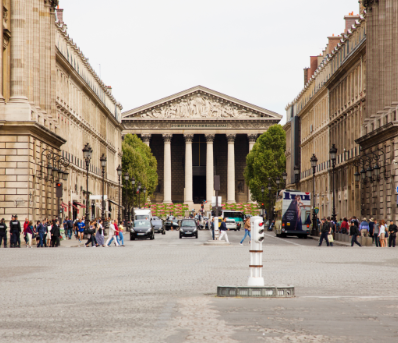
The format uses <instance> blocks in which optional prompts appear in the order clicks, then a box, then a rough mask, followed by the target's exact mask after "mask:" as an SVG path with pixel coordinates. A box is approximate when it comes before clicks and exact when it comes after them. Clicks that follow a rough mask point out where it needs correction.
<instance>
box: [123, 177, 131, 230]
mask: <svg viewBox="0 0 398 343" xmlns="http://www.w3.org/2000/svg"><path fill="white" fill-rule="evenodd" d="M129 179H130V175H129V173H128V172H125V173H124V180H125V181H126V183H127V182H128V181H129ZM126 193H127V188H126ZM125 204H126V207H125V208H124V213H125V216H124V218H125V221H126V222H125V225H126V226H127V222H128V221H129V213H128V211H127V194H126V201H125Z"/></svg>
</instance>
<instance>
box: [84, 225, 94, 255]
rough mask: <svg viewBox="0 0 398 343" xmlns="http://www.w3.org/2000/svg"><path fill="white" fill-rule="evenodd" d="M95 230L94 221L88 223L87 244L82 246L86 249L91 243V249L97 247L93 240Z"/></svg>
mask: <svg viewBox="0 0 398 343" xmlns="http://www.w3.org/2000/svg"><path fill="white" fill-rule="evenodd" d="M96 228H97V223H96V221H92V222H91V223H90V227H89V228H88V230H87V236H88V238H87V242H86V243H85V244H84V246H85V247H88V246H89V244H90V243H91V246H92V247H93V248H95V246H96V245H97V241H96V239H95V232H96Z"/></svg>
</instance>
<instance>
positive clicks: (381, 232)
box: [379, 219, 386, 248]
mask: <svg viewBox="0 0 398 343" xmlns="http://www.w3.org/2000/svg"><path fill="white" fill-rule="evenodd" d="M385 236H386V222H385V221H384V220H383V219H382V220H381V221H380V229H379V241H380V247H382V248H383V247H385V241H384V239H385Z"/></svg>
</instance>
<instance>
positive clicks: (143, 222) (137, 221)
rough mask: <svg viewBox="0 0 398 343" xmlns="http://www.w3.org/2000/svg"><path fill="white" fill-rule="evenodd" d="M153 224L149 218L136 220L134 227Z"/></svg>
mask: <svg viewBox="0 0 398 343" xmlns="http://www.w3.org/2000/svg"><path fill="white" fill-rule="evenodd" d="M150 226H151V224H150V223H149V220H136V221H135V222H134V227H150Z"/></svg>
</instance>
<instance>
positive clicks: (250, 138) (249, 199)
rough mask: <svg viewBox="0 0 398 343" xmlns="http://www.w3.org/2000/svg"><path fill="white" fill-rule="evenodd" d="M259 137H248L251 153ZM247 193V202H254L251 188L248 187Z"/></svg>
mask: <svg viewBox="0 0 398 343" xmlns="http://www.w3.org/2000/svg"><path fill="white" fill-rule="evenodd" d="M257 136H258V135H257V134H249V135H247V138H249V153H250V151H252V149H253V146H254V144H255V143H256V140H257ZM247 191H248V194H247V201H248V202H253V200H252V194H251V192H250V189H249V187H247Z"/></svg>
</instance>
